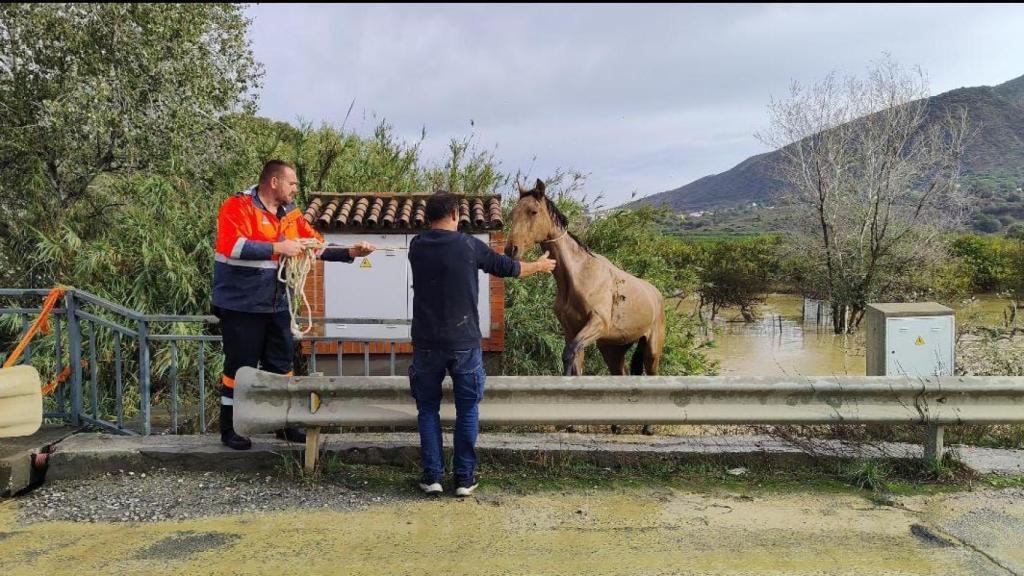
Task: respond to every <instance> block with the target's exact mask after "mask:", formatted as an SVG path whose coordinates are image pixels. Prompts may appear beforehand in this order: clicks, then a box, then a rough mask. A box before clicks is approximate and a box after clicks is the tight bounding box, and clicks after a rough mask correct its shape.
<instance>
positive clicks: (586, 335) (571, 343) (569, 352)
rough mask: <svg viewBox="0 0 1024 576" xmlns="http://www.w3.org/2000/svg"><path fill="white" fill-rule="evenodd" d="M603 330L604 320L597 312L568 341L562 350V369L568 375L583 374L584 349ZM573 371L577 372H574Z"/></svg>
mask: <svg viewBox="0 0 1024 576" xmlns="http://www.w3.org/2000/svg"><path fill="white" fill-rule="evenodd" d="M602 332H604V320H602V319H601V317H599V316H597V315H596V314H595V315H592V316H591V317H590V319H588V320H587V323H586V324H585V325H584V326H583V328H581V329H580V331H579V332H577V333H576V336H574V337H573V338H572V340H568V341H566V343H565V350H564V351H563V352H562V370H563V373H564V374H565V375H566V376H581V375H582V374H583V350H585V349H586V347H587V346H589V345H590V344H591V343H592V342H594V341H596V340H597V339H598V337H599V336H601V333H602ZM573 372H576V373H575V374H573Z"/></svg>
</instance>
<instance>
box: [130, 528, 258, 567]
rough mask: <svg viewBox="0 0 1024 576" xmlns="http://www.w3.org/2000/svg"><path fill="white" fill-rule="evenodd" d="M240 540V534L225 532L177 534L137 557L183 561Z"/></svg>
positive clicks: (189, 531)
mask: <svg viewBox="0 0 1024 576" xmlns="http://www.w3.org/2000/svg"><path fill="white" fill-rule="evenodd" d="M239 538H241V537H240V536H239V535H238V534H227V533H225V532H193V531H191V530H188V531H185V532H176V533H175V534H172V535H171V536H168V537H167V538H164V539H163V540H161V541H159V542H157V543H156V544H153V545H152V546H150V547H149V548H147V549H145V550H142V551H141V552H139V553H138V554H137V555H136V557H137V558H139V559H141V560H159V559H167V560H181V559H183V558H187V557H189V556H192V555H193V554H199V553H200V552H206V551H209V550H214V549H216V548H220V547H222V546H227V545H228V544H231V543H233V542H235V541H236V540H238V539H239Z"/></svg>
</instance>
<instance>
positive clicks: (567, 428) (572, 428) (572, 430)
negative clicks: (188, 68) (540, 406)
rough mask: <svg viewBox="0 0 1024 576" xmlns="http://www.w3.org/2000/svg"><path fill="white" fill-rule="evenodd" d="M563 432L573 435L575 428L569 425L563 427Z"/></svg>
mask: <svg viewBox="0 0 1024 576" xmlns="http://www.w3.org/2000/svg"><path fill="white" fill-rule="evenodd" d="M565 431H566V432H568V433H570V434H573V433H575V432H576V426H574V425H572V424H569V425H568V426H566V427H565Z"/></svg>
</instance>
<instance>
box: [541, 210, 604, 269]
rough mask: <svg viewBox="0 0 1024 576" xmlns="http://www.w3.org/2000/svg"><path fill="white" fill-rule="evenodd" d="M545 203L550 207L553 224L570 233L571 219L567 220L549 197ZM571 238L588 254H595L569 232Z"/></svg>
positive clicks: (549, 211)
mask: <svg viewBox="0 0 1024 576" xmlns="http://www.w3.org/2000/svg"><path fill="white" fill-rule="evenodd" d="M544 202H545V204H546V205H547V207H548V215H549V216H551V222H552V223H553V224H554V225H555V226H558V227H559V228H561V229H562V230H565V231H566V232H569V218H567V217H566V216H565V214H562V211H561V210H559V209H558V206H556V205H555V203H554V202H552V201H551V199H550V198H548V197H547V196H545V197H544ZM569 237H570V238H572V239H573V240H575V241H576V243H577V244H579V245H580V248H583V250H584V251H585V252H586V253H587V254H591V255H592V254H593V252H591V251H590V248H588V247H587V245H586V244H584V243H583V241H582V240H580V239H579V238H577V237H576V235H575V234H573V233H572V232H569Z"/></svg>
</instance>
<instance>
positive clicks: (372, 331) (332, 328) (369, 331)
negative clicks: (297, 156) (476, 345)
mask: <svg viewBox="0 0 1024 576" xmlns="http://www.w3.org/2000/svg"><path fill="white" fill-rule="evenodd" d="M415 236H416V235H415V234H325V235H324V240H326V241H327V242H328V243H330V244H340V245H343V246H351V245H352V244H355V243H356V242H359V241H360V240H365V241H367V242H370V243H372V244H374V245H375V246H377V248H398V250H394V251H388V250H377V251H376V252H374V253H373V254H370V255H369V256H366V257H363V258H356V261H355V262H353V263H351V264H347V263H343V262H324V316H326V317H327V318H345V319H351V320H355V322H349V323H345V324H339V323H328V324H327V325H326V326H325V328H324V334H325V335H326V336H329V337H335V338H344V339H346V340H358V339H360V338H385V339H392V338H394V339H406V338H409V337H410V326H409V324H407V323H406V324H397V323H392V324H381V323H379V322H358V320H405V321H411V320H412V298H413V291H412V269H411V268H410V266H409V252H408V247H409V242H410V241H411V240H412V239H413V238H414V237H415ZM474 236H475V237H476V238H479V239H480V240H482V241H483V242H485V243H486V242H488V241H489V239H488V236H487V234H475V235H474ZM478 274H479V276H478V278H479V283H480V293H479V299H478V301H477V308H478V309H479V311H480V333H481V334H482V335H483V337H484V338H487V337H488V336H489V335H490V332H491V330H490V327H491V307H490V292H491V291H490V282H488V276H487V274H485V273H483V272H478Z"/></svg>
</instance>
